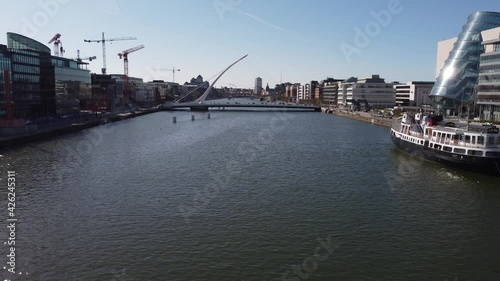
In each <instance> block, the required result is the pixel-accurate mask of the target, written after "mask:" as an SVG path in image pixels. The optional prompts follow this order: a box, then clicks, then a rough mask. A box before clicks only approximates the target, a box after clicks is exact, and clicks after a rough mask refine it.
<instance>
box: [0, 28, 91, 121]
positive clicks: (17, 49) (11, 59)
mask: <svg viewBox="0 0 500 281" xmlns="http://www.w3.org/2000/svg"><path fill="white" fill-rule="evenodd" d="M84 65H86V63H82V62H77V61H75V60H72V59H68V58H62V57H53V56H51V54H50V48H48V47H47V46H45V45H44V44H42V43H40V42H37V41H35V40H33V39H31V38H28V37H25V36H23V35H20V34H15V33H7V46H5V45H0V70H4V69H7V70H9V71H10V73H11V83H12V85H11V86H12V87H11V88H12V100H13V101H14V103H15V106H14V108H13V111H14V116H15V117H16V118H25V119H32V118H37V117H41V116H49V115H57V114H59V115H60V114H67V113H76V112H79V110H80V109H81V108H82V104H81V101H82V100H85V99H90V98H91V96H92V93H91V80H90V71H88V70H87V69H84V67H83V66H84ZM3 84H4V83H3V74H2V78H1V79H0V88H1V90H0V114H1V113H2V112H3V111H5V110H4V108H5V106H2V105H3V104H5V93H4V90H3V89H4V86H3ZM2 101H3V103H2Z"/></svg>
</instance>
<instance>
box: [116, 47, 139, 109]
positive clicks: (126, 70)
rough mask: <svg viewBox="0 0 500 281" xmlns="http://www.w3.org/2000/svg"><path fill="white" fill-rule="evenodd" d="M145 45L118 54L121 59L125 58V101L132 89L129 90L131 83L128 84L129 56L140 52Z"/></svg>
mask: <svg viewBox="0 0 500 281" xmlns="http://www.w3.org/2000/svg"><path fill="white" fill-rule="evenodd" d="M143 48H144V45H139V46H137V47H133V48H130V49H128V50H125V51H123V52H121V53H119V54H118V56H119V57H120V59H121V58H122V57H123V74H124V75H125V85H124V86H125V93H124V97H123V98H124V100H126V99H127V98H129V97H130V88H129V83H128V54H130V53H133V52H135V51H139V50H140V49H143Z"/></svg>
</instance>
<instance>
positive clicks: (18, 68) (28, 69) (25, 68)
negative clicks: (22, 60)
mask: <svg viewBox="0 0 500 281" xmlns="http://www.w3.org/2000/svg"><path fill="white" fill-rule="evenodd" d="M12 69H13V71H15V72H24V73H31V74H40V67H38V66H31V65H22V64H14V65H13V66H12Z"/></svg>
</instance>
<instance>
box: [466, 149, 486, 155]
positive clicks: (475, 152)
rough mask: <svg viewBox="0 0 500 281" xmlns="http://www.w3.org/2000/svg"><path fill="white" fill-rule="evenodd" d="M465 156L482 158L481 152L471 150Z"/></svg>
mask: <svg viewBox="0 0 500 281" xmlns="http://www.w3.org/2000/svg"><path fill="white" fill-rule="evenodd" d="M467 154H468V155H476V156H482V155H483V152H482V151H480V150H472V149H470V150H469V151H467Z"/></svg>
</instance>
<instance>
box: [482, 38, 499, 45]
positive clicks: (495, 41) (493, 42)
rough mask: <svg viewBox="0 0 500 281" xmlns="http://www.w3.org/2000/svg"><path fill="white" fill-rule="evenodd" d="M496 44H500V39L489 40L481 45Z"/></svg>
mask: <svg viewBox="0 0 500 281" xmlns="http://www.w3.org/2000/svg"><path fill="white" fill-rule="evenodd" d="M495 43H500V38H496V39H492V40H488V41H483V42H482V43H481V44H483V45H489V44H495Z"/></svg>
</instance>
